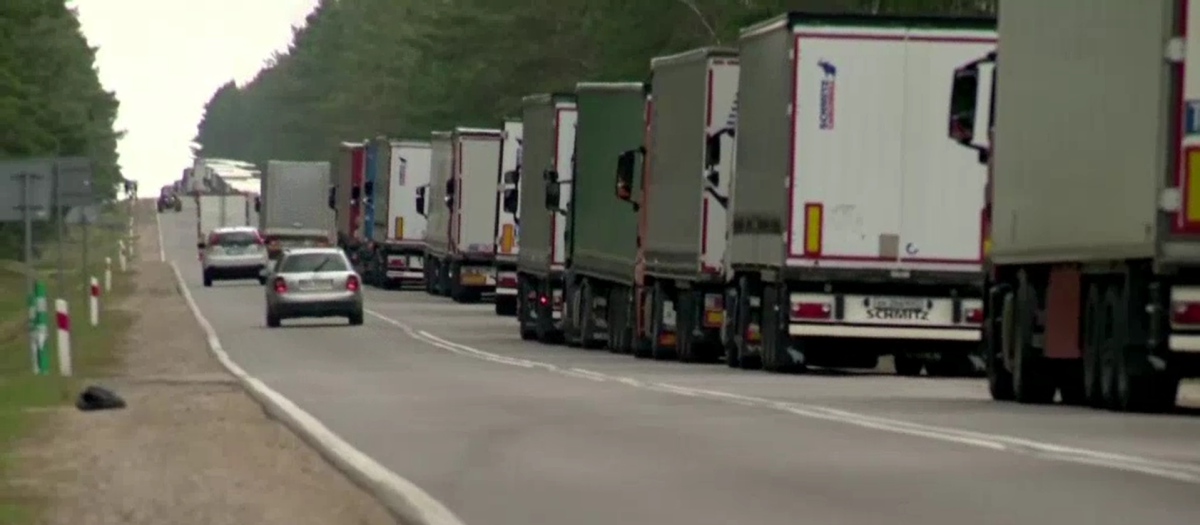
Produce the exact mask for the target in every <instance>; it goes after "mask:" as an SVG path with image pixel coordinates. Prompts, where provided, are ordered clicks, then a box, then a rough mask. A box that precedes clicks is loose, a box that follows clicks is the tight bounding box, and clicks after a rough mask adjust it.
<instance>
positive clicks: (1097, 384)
mask: <svg viewBox="0 0 1200 525" xmlns="http://www.w3.org/2000/svg"><path fill="white" fill-rule="evenodd" d="M1107 322H1108V321H1107V319H1106V317H1105V308H1104V297H1103V294H1102V293H1101V290H1100V287H1099V286H1097V285H1094V284H1093V285H1091V286H1089V287H1088V290H1087V297H1086V298H1085V299H1084V307H1083V328H1082V330H1081V332H1082V333H1081V334H1080V336H1081V338H1082V339H1083V341H1082V343H1083V344H1082V345H1081V346H1083V401H1084V402H1085V403H1087V404H1088V405H1089V406H1093V407H1102V406H1104V367H1103V366H1102V359H1103V358H1102V356H1101V353H1102V352H1103V346H1104V340H1105V337H1106V334H1105V331H1106V328H1105V326H1106V323H1107Z"/></svg>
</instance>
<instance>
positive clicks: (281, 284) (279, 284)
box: [275, 277, 287, 293]
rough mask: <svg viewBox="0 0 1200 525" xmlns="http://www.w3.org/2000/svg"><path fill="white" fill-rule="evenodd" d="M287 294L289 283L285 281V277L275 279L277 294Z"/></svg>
mask: <svg viewBox="0 0 1200 525" xmlns="http://www.w3.org/2000/svg"><path fill="white" fill-rule="evenodd" d="M285 292H287V281H285V280H283V277H276V278H275V293H285Z"/></svg>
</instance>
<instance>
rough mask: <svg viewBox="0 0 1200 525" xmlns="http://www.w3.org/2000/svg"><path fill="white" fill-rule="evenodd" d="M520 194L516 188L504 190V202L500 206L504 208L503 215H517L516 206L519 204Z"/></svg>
mask: <svg viewBox="0 0 1200 525" xmlns="http://www.w3.org/2000/svg"><path fill="white" fill-rule="evenodd" d="M519 198H520V192H519V191H518V190H517V189H516V188H508V189H506V190H504V201H503V202H502V203H501V205H502V206H503V207H504V213H517V204H518V203H519V202H520V201H519Z"/></svg>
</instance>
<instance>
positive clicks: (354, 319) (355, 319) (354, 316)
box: [347, 310, 363, 326]
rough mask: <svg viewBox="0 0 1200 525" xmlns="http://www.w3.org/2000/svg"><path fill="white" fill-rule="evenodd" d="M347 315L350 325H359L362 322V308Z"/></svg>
mask: <svg viewBox="0 0 1200 525" xmlns="http://www.w3.org/2000/svg"><path fill="white" fill-rule="evenodd" d="M347 317H348V318H349V319H350V326H361V325H362V324H363V311H362V310H355V311H354V312H353V313H351V314H350V315H349V316H347Z"/></svg>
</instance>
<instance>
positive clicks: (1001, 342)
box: [982, 292, 1014, 401]
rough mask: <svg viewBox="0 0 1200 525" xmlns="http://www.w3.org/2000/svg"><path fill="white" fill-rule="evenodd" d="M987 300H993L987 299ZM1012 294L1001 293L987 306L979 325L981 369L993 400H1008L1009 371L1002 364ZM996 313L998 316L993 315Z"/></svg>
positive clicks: (1009, 329) (1009, 333)
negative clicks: (982, 345) (982, 324)
mask: <svg viewBox="0 0 1200 525" xmlns="http://www.w3.org/2000/svg"><path fill="white" fill-rule="evenodd" d="M990 297H991V296H989V300H994V299H992V298H990ZM1013 300H1014V297H1013V294H1012V292H1005V293H1004V294H1003V296H1002V297H1001V298H1000V299H999V301H995V302H997V303H998V304H993V305H991V306H992V308H989V309H988V310H989V312H990V313H989V314H988V318H987V319H986V320H985V321H986V322H985V323H984V326H983V334H982V335H983V340H984V363H983V364H984V372H985V373H986V374H987V380H988V393H990V394H991V395H992V399H993V400H995V401H1012V400H1013V398H1014V396H1013V389H1012V388H1013V379H1012V373H1011V372H1009V371H1008V367H1007V366H1006V365H1005V364H1004V353H1005V352H1006V351H1007V350H1006V349H1007V348H1009V346H1008V345H1009V344H1011V343H1012V329H1013V323H1012V318H1013ZM997 313H999V318H996V314H997Z"/></svg>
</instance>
